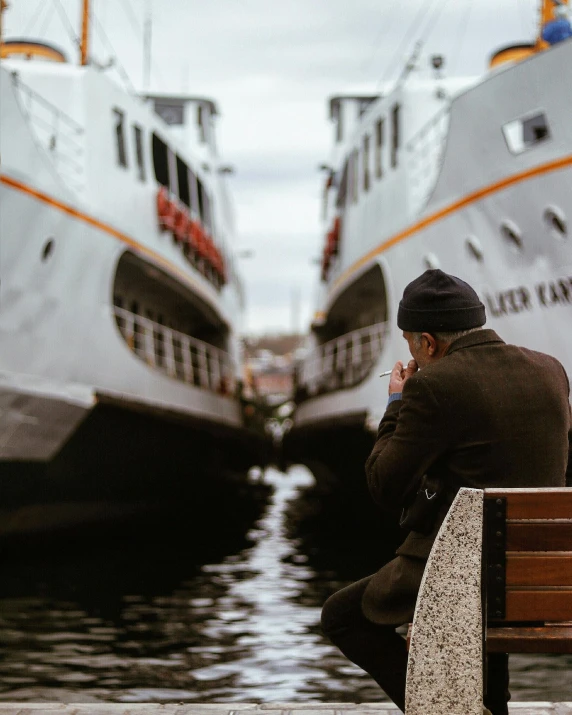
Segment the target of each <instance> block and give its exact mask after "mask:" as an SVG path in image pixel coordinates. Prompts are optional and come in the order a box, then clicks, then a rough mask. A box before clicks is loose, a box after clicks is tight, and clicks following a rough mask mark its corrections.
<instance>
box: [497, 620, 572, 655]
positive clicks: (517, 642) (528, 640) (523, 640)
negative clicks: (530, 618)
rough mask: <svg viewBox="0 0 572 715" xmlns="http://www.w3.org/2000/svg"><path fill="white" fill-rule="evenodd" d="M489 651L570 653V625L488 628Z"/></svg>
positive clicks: (571, 638)
mask: <svg viewBox="0 0 572 715" xmlns="http://www.w3.org/2000/svg"><path fill="white" fill-rule="evenodd" d="M487 651H488V652H489V653H539V652H540V653H572V626H541V627H532V628H529V627H524V628H521V627H516V628H504V627H502V626H501V627H499V628H489V629H488V630H487Z"/></svg>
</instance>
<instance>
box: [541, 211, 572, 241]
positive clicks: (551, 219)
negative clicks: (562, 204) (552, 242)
mask: <svg viewBox="0 0 572 715" xmlns="http://www.w3.org/2000/svg"><path fill="white" fill-rule="evenodd" d="M544 221H545V222H546V225H547V226H548V229H549V231H550V233H551V234H552V235H553V236H554V238H566V237H567V236H568V222H567V221H566V216H565V215H564V212H563V211H562V210H561V209H559V208H558V207H557V206H548V208H547V209H546V210H545V212H544Z"/></svg>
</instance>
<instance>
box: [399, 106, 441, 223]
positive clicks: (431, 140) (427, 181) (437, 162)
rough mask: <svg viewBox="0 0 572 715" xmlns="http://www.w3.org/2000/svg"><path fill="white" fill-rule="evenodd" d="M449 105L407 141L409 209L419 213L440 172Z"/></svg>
mask: <svg viewBox="0 0 572 715" xmlns="http://www.w3.org/2000/svg"><path fill="white" fill-rule="evenodd" d="M449 119H450V106H449V105H448V104H447V105H446V106H445V107H443V108H442V109H440V110H439V111H438V112H437V113H436V114H435V115H433V117H431V119H430V120H429V121H428V122H427V123H426V124H424V125H423V126H422V127H421V129H420V130H419V131H418V132H416V133H415V134H414V135H413V137H412V138H411V139H410V140H409V141H408V142H407V144H406V146H405V149H406V152H407V171H408V179H409V181H408V186H409V201H410V207H411V209H412V212H413V213H414V214H417V213H419V212H420V211H421V209H422V208H423V207H424V206H425V204H426V203H427V200H428V199H429V196H430V194H431V191H432V190H433V187H434V186H435V182H436V181H437V177H438V176H439V172H440V170H441V164H442V161H443V154H444V149H445V140H446V138H447V132H448V130H449Z"/></svg>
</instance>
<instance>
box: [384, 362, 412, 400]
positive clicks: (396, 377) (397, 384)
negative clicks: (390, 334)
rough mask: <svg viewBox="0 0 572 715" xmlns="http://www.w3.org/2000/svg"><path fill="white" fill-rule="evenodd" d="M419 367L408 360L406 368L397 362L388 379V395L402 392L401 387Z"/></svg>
mask: <svg viewBox="0 0 572 715" xmlns="http://www.w3.org/2000/svg"><path fill="white" fill-rule="evenodd" d="M418 369H419V367H418V366H417V363H416V362H415V360H410V361H409V362H408V363H407V367H404V366H403V363H402V362H401V360H398V361H397V362H396V363H395V365H394V366H393V370H392V371H391V375H390V377H389V389H388V393H389V394H390V395H393V393H394V392H403V387H404V385H405V383H406V382H407V380H409V378H410V377H411V375H414V374H415V373H416V372H417V370H418Z"/></svg>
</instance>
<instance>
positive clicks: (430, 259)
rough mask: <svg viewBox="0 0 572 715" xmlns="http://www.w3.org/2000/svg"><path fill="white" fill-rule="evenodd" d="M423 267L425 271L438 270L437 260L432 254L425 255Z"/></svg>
mask: <svg viewBox="0 0 572 715" xmlns="http://www.w3.org/2000/svg"><path fill="white" fill-rule="evenodd" d="M423 265H424V266H425V268H426V269H427V270H429V269H431V268H439V265H440V264H439V259H438V258H437V256H436V255H435V254H434V253H427V254H426V255H425V256H424V257H423Z"/></svg>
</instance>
